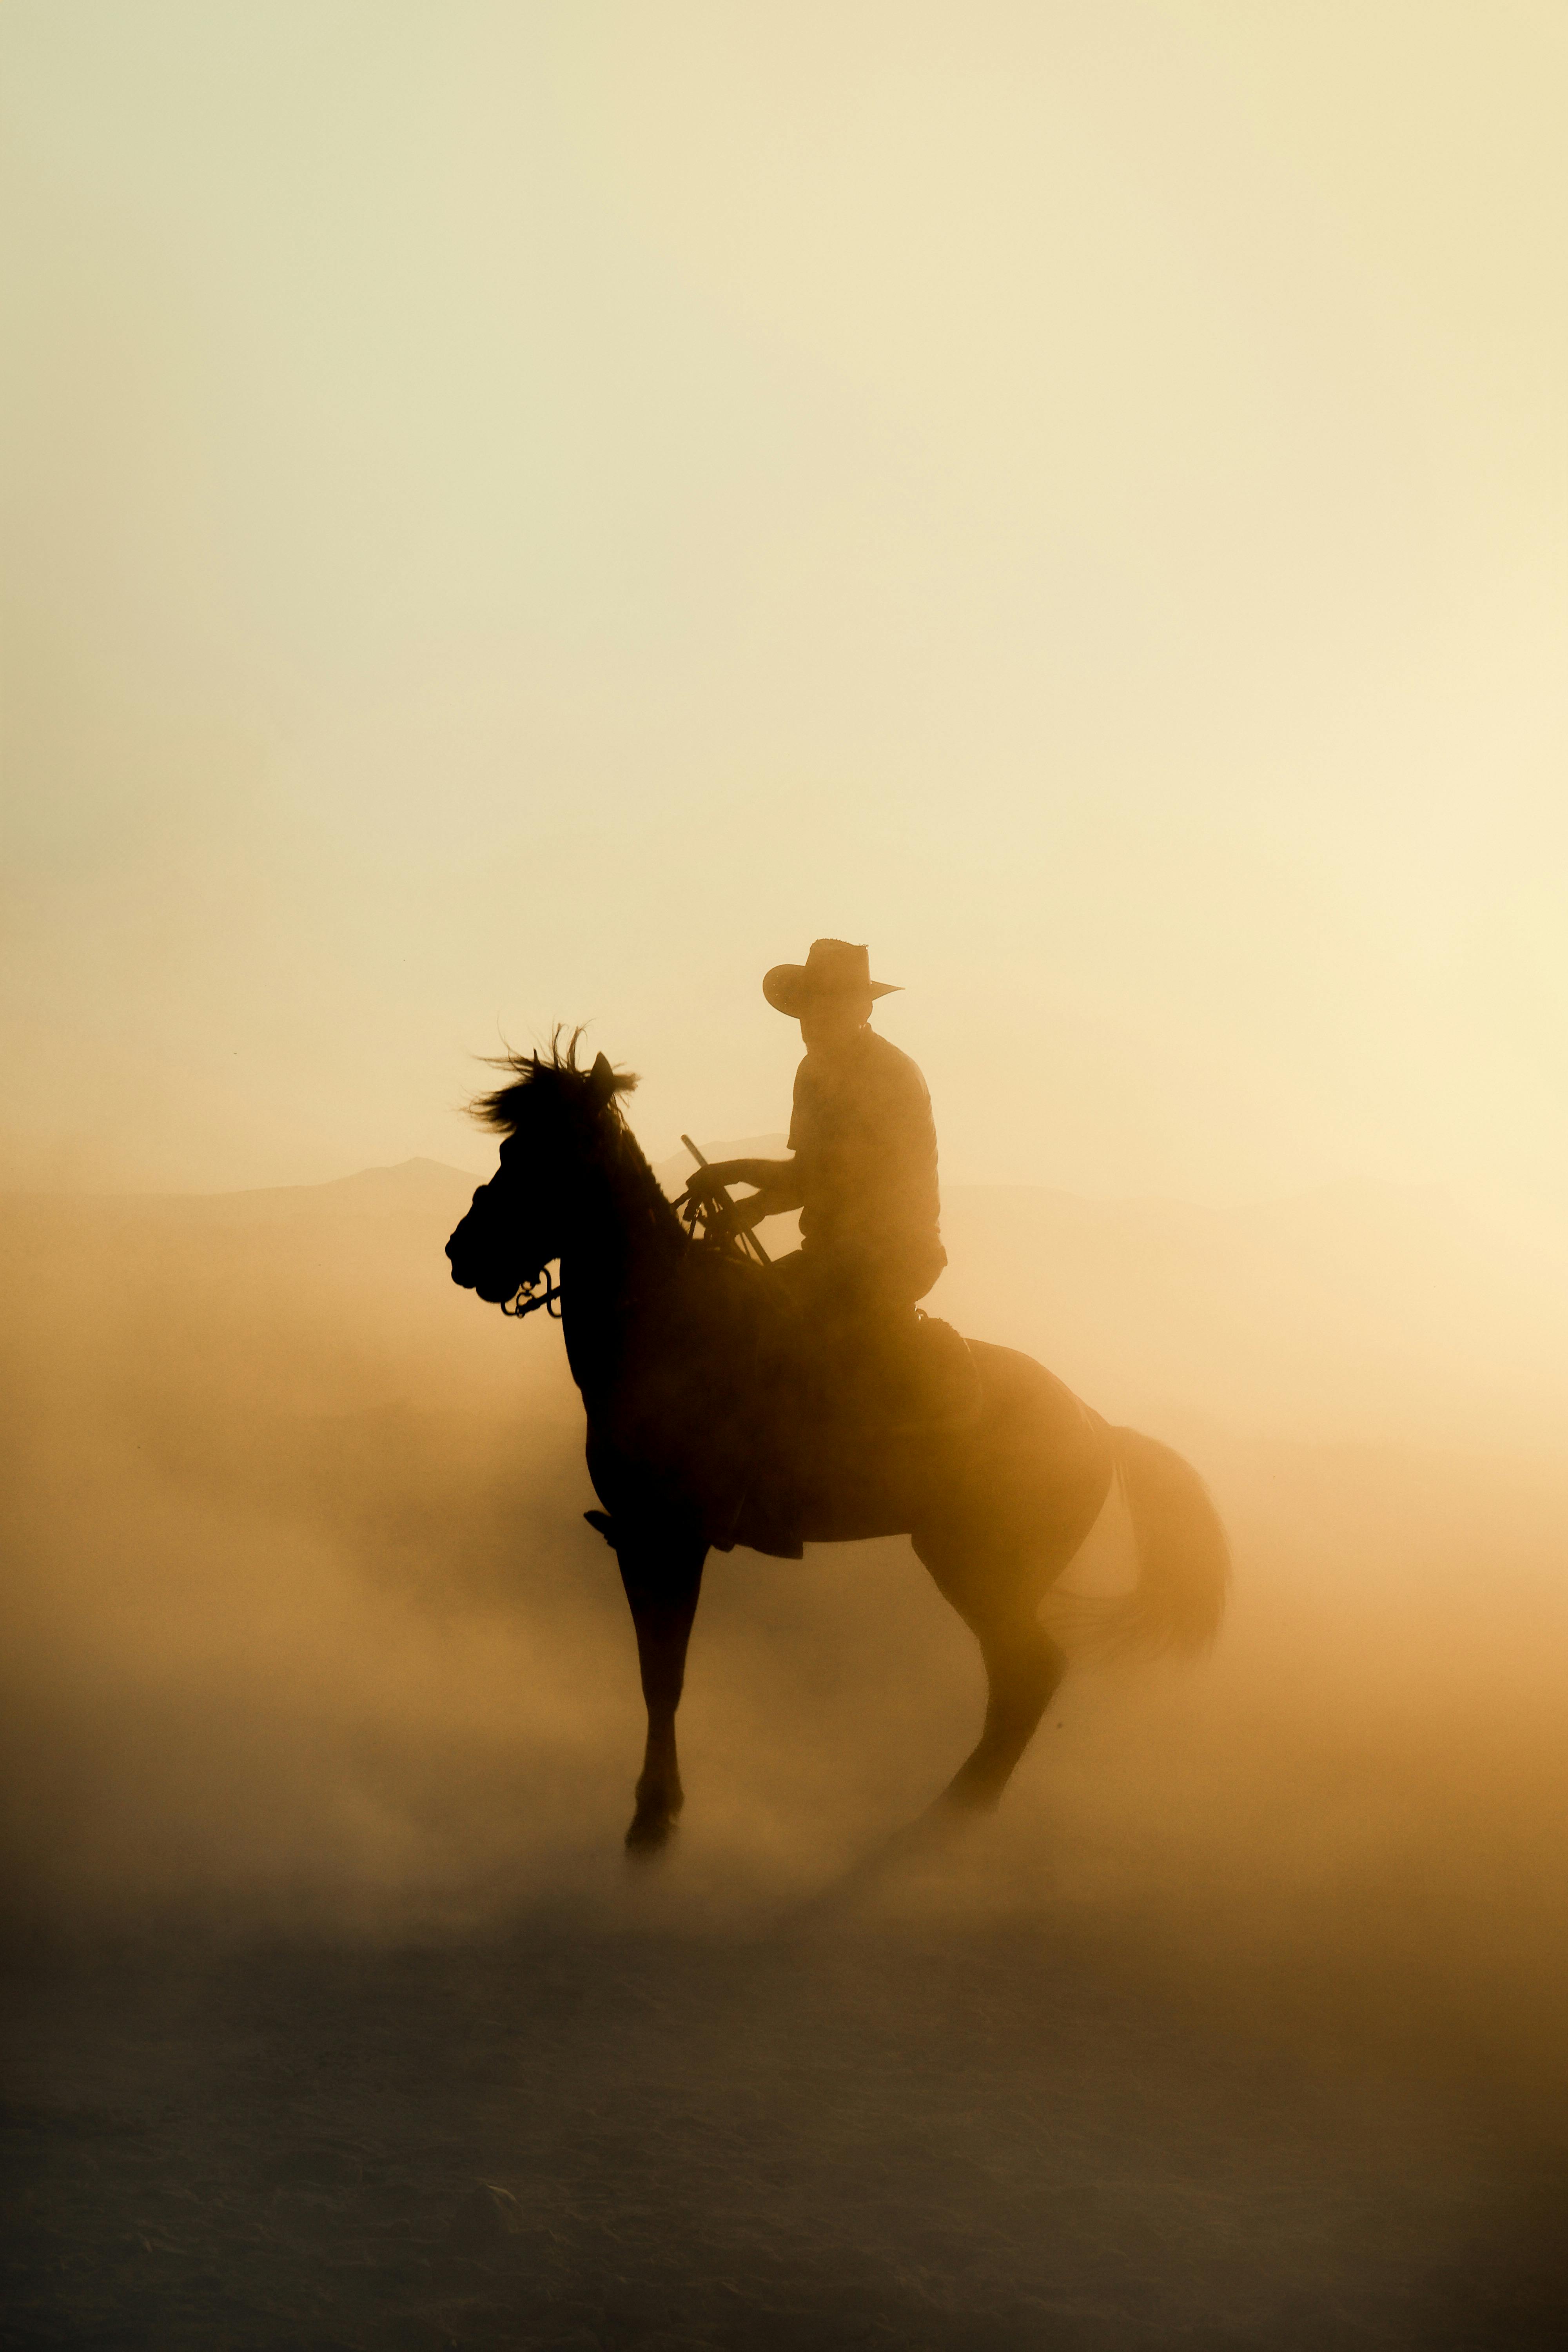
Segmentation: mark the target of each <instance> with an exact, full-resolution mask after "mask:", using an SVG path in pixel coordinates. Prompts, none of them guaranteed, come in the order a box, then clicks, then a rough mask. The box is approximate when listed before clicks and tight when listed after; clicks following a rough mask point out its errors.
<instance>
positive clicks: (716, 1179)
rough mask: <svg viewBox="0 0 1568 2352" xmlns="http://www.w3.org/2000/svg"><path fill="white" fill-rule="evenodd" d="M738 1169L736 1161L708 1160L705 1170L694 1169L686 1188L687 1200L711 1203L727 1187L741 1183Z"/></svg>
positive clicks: (739, 1167)
mask: <svg viewBox="0 0 1568 2352" xmlns="http://www.w3.org/2000/svg"><path fill="white" fill-rule="evenodd" d="M740 1169H741V1162H740V1161H739V1160H710V1161H709V1163H708V1165H707V1167H706V1168H697V1169H694V1170H693V1171H692V1175H691V1181H690V1182H689V1184H688V1186H687V1188H686V1197H687V1199H688V1200H689V1201H700V1202H709V1201H711V1200H712V1199H713V1198H714V1197H715V1196H716V1194H718V1193H720V1192H722V1191H723V1190H724V1189H725V1187H726V1186H727V1185H730V1184H738V1183H740V1182H741V1181H742V1177H741V1174H740Z"/></svg>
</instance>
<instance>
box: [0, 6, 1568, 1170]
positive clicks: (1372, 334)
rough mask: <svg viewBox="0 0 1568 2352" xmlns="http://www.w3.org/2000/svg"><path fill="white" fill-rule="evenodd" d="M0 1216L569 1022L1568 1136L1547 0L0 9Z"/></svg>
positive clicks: (1382, 1149)
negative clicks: (808, 1031)
mask: <svg viewBox="0 0 1568 2352" xmlns="http://www.w3.org/2000/svg"><path fill="white" fill-rule="evenodd" d="M0 84H3V89H0V108H3V115H0V185H3V190H4V201H3V226H0V240H3V252H0V264H3V270H4V289H3V313H4V319H5V329H4V333H5V347H6V349H5V402H6V409H7V421H6V425H5V439H4V497H5V638H6V669H7V679H6V689H5V793H6V827H7V835H8V844H7V855H6V874H5V902H6V921H5V995H6V1005H5V1031H4V1036H5V1057H6V1065H7V1071H8V1076H7V1081H6V1087H5V1111H4V1117H3V1122H0V1123H3V1125H4V1128H5V1176H6V1178H7V1181H12V1182H22V1183H34V1184H37V1183H44V1184H47V1183H54V1182H67V1183H75V1184H83V1183H85V1184H89V1185H98V1184H129V1185H133V1186H140V1185H155V1186H160V1187H163V1186H171V1187H184V1186H194V1187H207V1186H220V1185H244V1184H261V1183H269V1182H289V1181H319V1180H321V1179H324V1178H327V1177H331V1176H335V1175H339V1174H342V1173H343V1172H346V1171H349V1170H351V1169H353V1168H356V1167H360V1166H363V1165H364V1164H366V1163H367V1162H374V1161H384V1160H397V1159H402V1158H404V1157H406V1156H408V1155H409V1154H412V1153H417V1152H427V1153H431V1154H433V1155H435V1156H437V1157H439V1158H443V1159H447V1160H456V1161H458V1163H459V1164H466V1165H470V1166H478V1165H481V1164H483V1163H484V1161H485V1158H486V1149H485V1147H484V1146H483V1145H482V1144H481V1143H480V1141H479V1139H478V1138H477V1137H475V1136H474V1135H473V1134H472V1132H471V1131H470V1130H468V1129H465V1128H464V1126H463V1125H462V1124H461V1123H460V1121H459V1120H458V1118H457V1117H456V1114H455V1110H454V1106H455V1105H456V1104H457V1102H458V1100H459V1099H460V1097H462V1095H463V1094H464V1093H465V1091H467V1089H468V1086H469V1084H470V1083H471V1079H472V1076H473V1072H472V1066H471V1065H470V1063H469V1062H468V1059H467V1056H468V1055H470V1054H471V1053H473V1052H475V1051H484V1050H487V1049H489V1048H491V1047H493V1046H494V1045H495V1043H496V1041H497V1038H498V1035H499V1034H500V1033H501V1032H505V1034H508V1035H509V1036H510V1037H511V1038H512V1039H514V1040H516V1041H519V1042H527V1041H529V1040H530V1039H531V1037H532V1036H533V1035H535V1034H539V1033H540V1032H542V1031H543V1030H544V1029H546V1028H547V1027H548V1025H549V1024H550V1023H551V1022H552V1020H555V1019H564V1020H567V1021H576V1020H591V1021H592V1022H593V1024H594V1028H593V1033H592V1034H593V1040H594V1043H595V1045H602V1046H603V1047H604V1048H605V1050H606V1051H608V1052H609V1053H610V1054H611V1055H612V1056H613V1057H614V1058H616V1059H617V1060H622V1061H626V1062H629V1063H631V1064H632V1065H633V1066H636V1067H638V1068H640V1069H642V1070H643V1071H644V1072H645V1073H646V1080H647V1083H646V1087H645V1091H644V1094H643V1095H642V1096H641V1097H639V1098H638V1103H637V1109H636V1114H635V1115H636V1121H637V1126H638V1128H639V1131H640V1132H641V1133H642V1134H643V1136H644V1138H645V1139H646V1140H647V1142H648V1143H649V1145H650V1146H651V1147H652V1148H653V1149H654V1150H655V1151H656V1152H658V1151H665V1150H669V1149H670V1148H672V1146H673V1145H674V1141H675V1138H676V1136H677V1134H678V1131H679V1129H681V1128H687V1129H690V1130H691V1131H693V1132H700V1133H703V1134H706V1135H709V1136H723V1135H742V1134H746V1133H751V1132H755V1131H760V1130H763V1129H770V1128H773V1127H777V1126H780V1125H782V1124H783V1122H784V1117H785V1113H786V1106H787V1099H788V1086H789V1077H790V1072H791V1070H792V1068H793V1066H794V1062H795V1058H796V1056H797V1055H798V1051H799V1045H798V1036H797V1034H796V1033H795V1030H794V1029H793V1028H792V1027H790V1026H789V1025H788V1024H785V1023H784V1022H783V1021H782V1020H780V1019H779V1017H778V1016H777V1015H776V1014H774V1013H771V1012H770V1011H769V1010H768V1009H767V1007H766V1006H765V1005H764V1003H763V1000H762V997H761V995H760V992H759V990H758V986H757V982H758V979H759V977H760V974H761V971H762V970H763V967H764V966H765V965H767V964H769V963H772V962H774V961H779V960H781V959H783V958H785V957H791V958H794V957H799V956H801V955H804V953H805V948H806V945H807V943H808V942H809V940H811V939H812V937H813V936H814V935H816V934H817V933H821V932H834V933H838V934H841V935H845V936H847V937H850V938H852V939H865V940H869V941H870V943H871V947H872V952H873V959H874V967H875V969H876V970H877V971H878V972H879V974H881V975H882V976H884V977H886V978H888V979H889V980H893V981H899V982H905V983H907V986H908V993H907V994H906V995H904V996H900V997H897V998H894V999H893V1000H891V1002H890V1003H889V1006H888V1008H887V1010H886V1013H885V1016H884V1018H883V1023H882V1025H883V1026H884V1027H885V1028H886V1029H887V1030H888V1032H889V1034H891V1035H892V1036H894V1037H895V1038H896V1039H898V1040H899V1041H900V1043H902V1044H904V1045H907V1046H909V1047H910V1050H911V1051H913V1052H914V1053H915V1054H916V1055H917V1057H918V1058H919V1059H920V1061H921V1064H922V1066H924V1068H925V1069H926V1072H927V1074H928V1076H929V1077H930V1080H931V1087H932V1091H933V1094H934V1096H935V1098H936V1103H937V1109H938V1116H939V1123H940V1129H941V1133H942V1145H943V1157H944V1165H945V1167H946V1168H947V1170H948V1171H949V1172H950V1174H952V1175H957V1176H963V1177H969V1178H997V1179H1004V1180H1020V1179H1028V1178H1038V1179H1039V1180H1041V1181H1046V1182H1047V1183H1052V1184H1057V1185H1060V1186H1065V1187H1068V1188H1069V1189H1073V1190H1079V1191H1083V1192H1110V1193H1123V1192H1174V1193H1179V1194H1183V1195H1185V1196H1188V1197H1192V1198H1232V1197H1237V1196H1239V1195H1244V1194H1247V1193H1249V1192H1268V1191H1271V1190H1275V1189H1278V1188H1279V1187H1282V1186H1291V1185H1298V1184H1305V1183H1312V1182H1318V1181H1324V1180H1327V1179H1331V1178H1335V1177H1339V1176H1345V1175H1369V1176H1376V1177H1389V1178H1396V1179H1401V1180H1426V1179H1444V1180H1447V1179H1458V1180H1462V1181H1468V1182H1472V1183H1478V1184H1482V1185H1486V1186H1491V1187H1504V1188H1512V1189H1514V1190H1517V1191H1519V1192H1521V1193H1523V1194H1526V1195H1529V1196H1532V1197H1534V1198H1535V1199H1536V1200H1537V1201H1538V1202H1547V1201H1550V1200H1551V1199H1552V1197H1553V1196H1554V1194H1556V1193H1558V1192H1561V1190H1562V1188H1563V1185H1564V1183H1565V1181H1568V1149H1565V1145H1564V1139H1563V1100H1564V1079H1565V1076H1568V920H1565V916H1568V909H1565V907H1564V897H1565V889H1564V872H1565V853H1568V796H1565V793H1564V784H1563V737H1564V729H1563V717H1564V704H1565V703H1568V658H1565V657H1568V628H1565V618H1568V304H1565V302H1564V299H1563V288H1564V283H1565V273H1568V141H1565V140H1564V138H1563V121H1564V120H1565V119H1568V16H1565V14H1564V12H1563V9H1562V7H1561V6H1560V5H1556V0H1487V5H1485V6H1479V5H1476V0H1461V5H1453V0H1251V4H1250V5H1249V0H1164V5H1157V0H1070V5H1050V0H1029V5H1016V6H1005V5H988V0H970V5H965V6H963V7H962V8H961V7H957V6H953V5H942V6H935V5H920V0H897V5H891V0H889V5H854V0H833V5H808V0H795V4H794V5H791V6H788V7H779V6H777V5H738V0H710V5H661V6H659V7H657V8H655V7H649V6H647V5H593V0H569V5H557V6H528V5H520V0H509V5H478V4H477V0H438V4H437V0H427V5H405V0H358V4H357V5H340V0H310V5H288V4H287V0H268V5H253V6H249V7H233V6H230V7H221V8H215V7H213V6H211V5H206V0H201V5H196V0H184V4H183V5H181V4H180V0H174V4H173V5H162V0H138V5H136V6H134V7H127V6H126V5H123V0H105V5H82V4H81V0H10V5H8V6H7V7H6V8H5V12H4V15H3V16H0Z"/></svg>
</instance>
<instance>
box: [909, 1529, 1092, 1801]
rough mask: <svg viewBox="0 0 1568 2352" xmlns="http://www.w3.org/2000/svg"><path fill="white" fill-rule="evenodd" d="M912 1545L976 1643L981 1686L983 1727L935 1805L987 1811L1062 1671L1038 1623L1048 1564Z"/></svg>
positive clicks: (1063, 1666)
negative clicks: (983, 1682)
mask: <svg viewBox="0 0 1568 2352" xmlns="http://www.w3.org/2000/svg"><path fill="white" fill-rule="evenodd" d="M915 1550H916V1553H917V1555H918V1556H919V1558H920V1559H921V1560H922V1561H923V1562H924V1564H925V1566H926V1568H927V1569H928V1570H930V1572H931V1579H932V1581H933V1582H934V1583H935V1585H936V1587H937V1590H938V1591H939V1592H941V1593H942V1597H943V1599H944V1600H947V1601H951V1602H952V1606H953V1607H954V1609H956V1610H957V1612H958V1613H959V1615H960V1616H961V1617H962V1618H963V1622H964V1623H965V1624H966V1625H967V1626H968V1627H969V1630H970V1632H971V1633H973V1635H974V1638H975V1640H976V1641H977V1642H978V1643H979V1644H980V1654H981V1656H982V1657H983V1658H984V1661H985V1678H986V1684H987V1691H986V1701H985V1726H984V1730H983V1731H982V1732H981V1735H980V1738H979V1741H978V1743H977V1744H976V1746H975V1748H974V1749H973V1753H972V1754H970V1755H969V1756H967V1757H966V1758H965V1759H964V1760H963V1763H962V1764H961V1765H960V1766H959V1769H958V1770H957V1771H956V1772H955V1773H954V1775H953V1777H952V1780H950V1781H949V1783H948V1785H947V1787H946V1788H945V1789H944V1790H943V1791H942V1796H941V1798H940V1799H939V1800H938V1802H939V1805H940V1806H942V1808H944V1809H946V1808H952V1809H953V1810H957V1811H990V1810H991V1809H992V1807H994V1805H995V1804H996V1803H997V1802H998V1801H999V1800H1000V1798H1001V1795H1002V1791H1003V1790H1004V1789H1005V1787H1006V1785H1007V1783H1008V1781H1009V1780H1011V1779H1012V1777H1013V1772H1014V1769H1015V1767H1016V1764H1017V1762H1018V1759H1019V1758H1020V1757H1021V1756H1022V1755H1023V1753H1024V1750H1025V1749H1026V1748H1027V1746H1028V1744H1029V1742H1030V1740H1031V1739H1032V1738H1034V1736H1035V1733H1036V1730H1037V1727H1038V1725H1039V1720H1040V1717H1041V1716H1042V1715H1044V1713H1045V1711H1046V1709H1047V1706H1049V1705H1050V1701H1051V1696H1052V1694H1053V1692H1054V1691H1055V1690H1056V1687H1057V1685H1058V1683H1059V1682H1060V1681H1061V1678H1062V1675H1064V1673H1065V1672H1066V1670H1067V1659H1066V1657H1065V1655H1064V1654H1063V1653H1062V1652H1061V1651H1060V1650H1059V1649H1058V1646H1057V1644H1056V1643H1054V1642H1053V1641H1052V1640H1051V1638H1050V1636H1049V1634H1048V1633H1046V1632H1045V1631H1044V1629H1043V1627H1042V1626H1041V1624H1040V1622H1039V1606H1040V1601H1041V1600H1042V1598H1043V1596H1044V1593H1045V1590H1046V1587H1047V1584H1048V1583H1049V1581H1050V1573H1049V1570H1048V1569H1047V1568H1046V1567H1044V1566H1043V1565H1042V1564H1041V1563H1038V1562H1029V1561H1026V1560H1024V1559H1020V1558H1019V1557H1017V1556H1016V1555H1003V1556H1000V1557H998V1556H992V1557H990V1558H986V1557H984V1556H978V1557H977V1556H976V1554H975V1553H974V1552H973V1551H972V1550H967V1549H966V1550H962V1551H961V1550H960V1549H957V1548H956V1547H955V1548H954V1549H952V1550H951V1551H950V1550H949V1549H947V1548H946V1547H945V1546H944V1545H943V1544H942V1543H940V1542H936V1541H929V1542H928V1541H926V1540H923V1539H921V1540H917V1542H916V1545H915Z"/></svg>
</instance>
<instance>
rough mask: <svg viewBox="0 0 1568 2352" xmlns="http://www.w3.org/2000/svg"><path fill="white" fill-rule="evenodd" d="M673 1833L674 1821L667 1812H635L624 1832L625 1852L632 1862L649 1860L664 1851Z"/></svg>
mask: <svg viewBox="0 0 1568 2352" xmlns="http://www.w3.org/2000/svg"><path fill="white" fill-rule="evenodd" d="M674 1835H675V1822H674V1821H673V1819H672V1817H671V1816H670V1815H669V1814H668V1813H667V1812H663V1811H659V1812H657V1813H635V1814H634V1815H633V1816H632V1825H631V1827H630V1829H629V1830H628V1831H627V1832H626V1852H627V1853H628V1854H629V1855H630V1857H631V1859H632V1860H633V1861H634V1862H651V1861H652V1860H653V1858H654V1856H655V1855H656V1854H660V1853H664V1852H665V1851H666V1849H667V1848H668V1844H669V1841H670V1839H671V1838H672V1837H673V1836H674Z"/></svg>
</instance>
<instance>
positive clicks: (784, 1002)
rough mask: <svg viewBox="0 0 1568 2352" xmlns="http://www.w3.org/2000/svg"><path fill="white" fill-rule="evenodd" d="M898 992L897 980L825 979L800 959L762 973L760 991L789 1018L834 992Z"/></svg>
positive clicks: (820, 1001)
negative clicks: (808, 969) (798, 961)
mask: <svg viewBox="0 0 1568 2352" xmlns="http://www.w3.org/2000/svg"><path fill="white" fill-rule="evenodd" d="M899 992H900V984H899V982H897V981H890V980H873V981H870V982H867V983H866V984H865V986H864V987H862V985H861V984H860V982H858V981H848V982H846V981H841V980H825V979H824V978H822V976H821V975H820V974H818V973H816V972H808V971H807V970H806V968H805V964H803V963H775V964H774V966H773V970H772V971H765V972H764V973H763V995H764V996H765V997H766V998H767V1000H768V1003H770V1004H771V1005H772V1006H773V1011H774V1012H775V1013H787V1014H788V1015H789V1017H790V1019H791V1020H792V1021H798V1020H799V1018H800V1016H801V1014H802V1013H803V1012H805V1011H806V1010H807V1009H808V1008H809V1007H810V1006H812V1005H813V1004H822V1003H826V1002H827V1001H828V1000H829V999H831V998H833V997H835V996H860V995H865V994H869V995H871V996H874V997H875V996H897V995H898V994H899Z"/></svg>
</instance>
